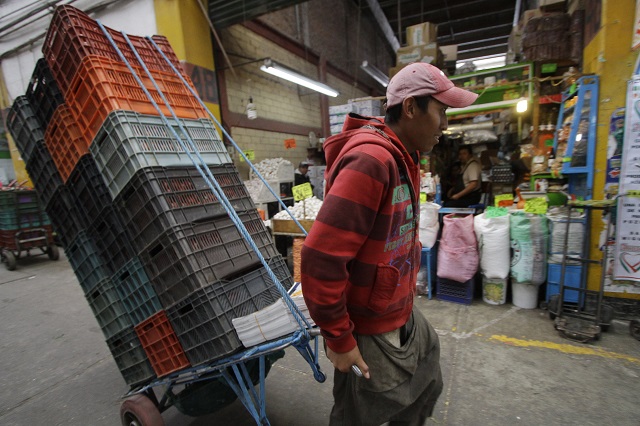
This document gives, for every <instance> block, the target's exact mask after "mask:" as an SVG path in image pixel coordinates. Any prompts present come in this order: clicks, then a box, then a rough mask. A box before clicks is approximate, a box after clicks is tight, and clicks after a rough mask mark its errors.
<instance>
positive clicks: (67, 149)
mask: <svg viewBox="0 0 640 426" xmlns="http://www.w3.org/2000/svg"><path fill="white" fill-rule="evenodd" d="M44 142H45V144H46V145H47V149H48V150H49V153H50V154H51V158H53V162H54V163H55V165H56V168H57V169H58V172H59V173H60V177H61V178H62V181H63V182H65V183H66V182H67V179H69V175H71V172H72V171H73V169H74V167H75V166H76V164H77V163H78V161H79V160H80V157H82V156H83V155H86V154H88V153H89V144H90V143H91V139H87V138H86V137H85V136H84V133H83V132H82V131H81V129H80V127H79V126H78V123H77V122H76V120H75V118H74V117H73V115H72V114H71V110H70V109H69V107H68V106H67V105H66V104H62V105H60V106H59V107H58V108H56V110H55V112H54V113H53V115H52V116H51V121H49V125H48V126H47V131H46V132H45V134H44Z"/></svg>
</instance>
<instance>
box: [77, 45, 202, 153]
mask: <svg viewBox="0 0 640 426" xmlns="http://www.w3.org/2000/svg"><path fill="white" fill-rule="evenodd" d="M133 69H134V70H135V72H136V74H137V75H138V77H140V79H141V80H142V82H143V84H144V86H145V88H146V89H147V90H148V91H149V93H150V94H151V96H152V97H153V99H154V101H155V102H156V103H157V104H158V106H159V107H160V109H161V111H162V113H163V114H164V115H166V116H169V117H170V116H171V113H170V111H169V109H168V108H167V107H166V106H165V104H164V101H163V100H162V98H161V97H160V94H159V93H158V91H157V90H156V88H155V87H154V85H153V83H152V81H151V79H150V78H149V77H148V76H147V74H146V73H145V71H144V70H143V69H142V68H141V67H138V66H134V67H133ZM151 75H152V76H153V79H154V80H155V82H156V84H157V85H158V87H159V88H160V90H161V91H162V93H163V94H164V97H165V98H166V99H167V101H168V102H169V105H171V108H172V109H173V111H174V112H175V114H176V115H177V116H178V117H179V118H208V117H209V114H208V113H207V111H206V110H205V109H204V108H203V107H202V106H201V105H200V103H199V102H198V98H196V97H195V96H193V95H192V94H191V92H190V91H189V90H188V89H187V87H186V86H185V85H184V84H183V83H182V81H180V79H179V78H178V76H176V75H175V74H170V73H167V72H162V71H153V70H152V71H151ZM187 81H188V83H189V84H190V85H191V86H193V84H192V83H191V81H190V80H187ZM65 99H66V101H67V104H68V105H69V108H70V109H71V112H72V114H73V116H74V118H75V119H76V121H77V122H78V124H79V126H80V128H81V130H82V132H83V133H84V135H85V137H86V138H87V139H88V140H90V141H91V140H93V138H94V137H95V136H96V134H97V133H98V131H99V130H100V127H101V126H102V124H103V122H104V121H105V119H106V118H107V116H108V115H109V113H110V112H112V111H115V110H128V111H135V112H139V113H142V114H149V115H155V116H158V115H159V114H158V111H156V109H155V107H154V106H153V104H152V103H151V101H150V100H149V98H147V95H146V94H145V92H144V90H143V89H142V88H141V87H140V85H139V84H138V82H137V81H136V79H135V78H134V76H133V75H132V74H131V72H130V71H129V68H127V66H126V65H124V64H123V63H122V62H117V61H114V60H112V59H109V58H104V57H100V56H96V55H89V56H87V57H85V58H84V59H83V61H82V65H81V66H80V68H79V69H78V72H77V73H76V75H75V77H74V78H73V81H72V83H71V86H70V87H69V90H68V91H67V94H66V95H65Z"/></svg>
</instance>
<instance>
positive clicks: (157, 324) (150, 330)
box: [135, 311, 191, 377]
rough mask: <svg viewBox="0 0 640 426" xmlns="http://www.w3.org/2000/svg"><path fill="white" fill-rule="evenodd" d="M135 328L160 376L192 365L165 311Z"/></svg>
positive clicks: (154, 369) (154, 368) (152, 365)
mask: <svg viewBox="0 0 640 426" xmlns="http://www.w3.org/2000/svg"><path fill="white" fill-rule="evenodd" d="M135 330H136V334H137V335H138V338H139V339H140V343H141V344H142V348H143V349H144V351H145V353H146V354H147V358H149V362H150V363H151V367H153V371H155V372H156V375H157V376H158V377H162V376H166V375H167V374H171V373H173V372H174V371H179V370H182V369H184V368H187V367H189V366H190V365H191V364H189V361H188V360H187V357H186V355H185V354H184V351H183V350H182V345H180V342H179V341H178V337H177V336H176V333H175V332H174V331H173V328H172V327H171V324H170V323H169V319H168V318H167V314H166V313H165V311H159V312H158V313H156V314H154V315H153V316H151V317H149V318H148V319H146V320H145V321H143V322H141V323H140V324H138V325H136V326H135Z"/></svg>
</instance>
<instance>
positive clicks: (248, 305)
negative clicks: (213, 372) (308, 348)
mask: <svg viewBox="0 0 640 426" xmlns="http://www.w3.org/2000/svg"><path fill="white" fill-rule="evenodd" d="M269 266H270V267H271V269H272V270H273V272H274V273H275V275H276V277H278V279H279V280H280V281H281V282H282V283H283V285H284V286H285V287H290V286H291V284H292V280H291V275H290V274H289V269H288V268H287V266H286V264H285V262H284V260H283V259H282V258H281V257H280V256H278V257H276V258H274V259H272V260H271V261H270V263H269ZM279 297H280V293H279V292H278V290H277V288H276V286H275V284H274V283H273V281H272V280H271V278H270V277H269V276H268V274H267V271H266V269H265V268H264V267H263V266H262V265H261V266H260V267H259V268H258V269H256V270H254V271H251V272H249V273H247V274H245V275H242V276H240V277H238V278H236V279H234V280H232V281H225V282H219V283H215V284H212V285H210V286H207V287H205V288H202V289H200V290H198V291H196V292H194V293H193V294H192V295H190V296H189V297H187V298H185V299H183V300H182V301H180V302H178V303H176V304H175V305H174V306H172V307H171V308H169V309H168V310H167V316H168V317H169V321H171V324H172V325H173V329H174V330H175V331H176V334H177V335H178V339H179V340H180V343H182V348H183V349H184V351H185V354H186V355H187V359H188V360H189V362H191V365H199V364H202V363H205V362H207V361H213V360H216V359H219V358H222V357H224V356H226V355H229V354H231V353H233V352H235V351H237V350H238V349H240V348H241V347H242V343H241V342H240V340H239V338H238V335H237V333H236V331H235V329H234V327H233V324H232V323H231V320H232V319H233V318H237V317H241V316H244V315H249V314H251V313H253V312H256V311H258V310H260V309H263V308H266V307H267V306H269V305H271V304H273V303H274V302H275V301H276V300H277V299H278V298H279Z"/></svg>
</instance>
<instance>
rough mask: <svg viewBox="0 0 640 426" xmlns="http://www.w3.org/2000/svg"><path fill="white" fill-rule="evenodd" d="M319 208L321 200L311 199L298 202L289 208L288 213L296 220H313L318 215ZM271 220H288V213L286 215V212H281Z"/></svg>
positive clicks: (289, 217)
mask: <svg viewBox="0 0 640 426" xmlns="http://www.w3.org/2000/svg"><path fill="white" fill-rule="evenodd" d="M320 207H322V200H320V199H318V198H316V197H311V198H307V199H306V200H302V201H298V202H297V203H295V204H294V205H293V207H289V211H290V212H291V213H292V214H293V215H294V216H295V218H296V219H310V220H315V218H316V216H317V215H318V211H320ZM273 219H284V220H290V219H291V216H289V213H287V211H286V210H283V211H281V212H279V213H277V214H276V215H275V216H273Z"/></svg>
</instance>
